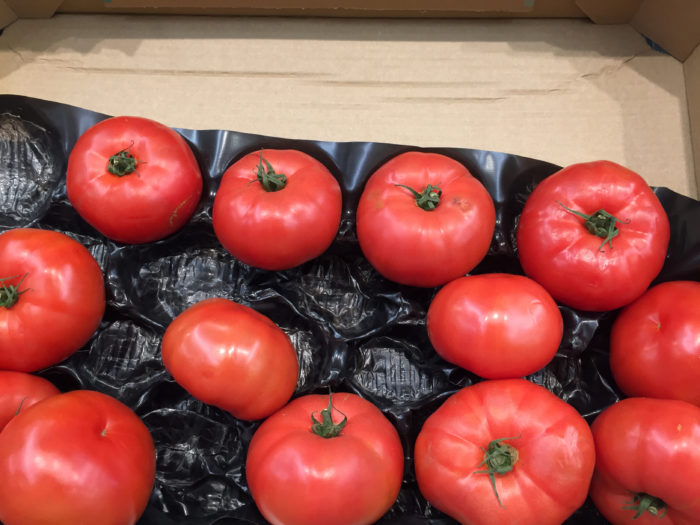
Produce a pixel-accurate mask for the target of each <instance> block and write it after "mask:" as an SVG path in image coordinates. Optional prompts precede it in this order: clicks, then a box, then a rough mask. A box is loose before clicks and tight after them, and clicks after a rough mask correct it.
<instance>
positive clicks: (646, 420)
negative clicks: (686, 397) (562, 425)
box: [591, 398, 700, 525]
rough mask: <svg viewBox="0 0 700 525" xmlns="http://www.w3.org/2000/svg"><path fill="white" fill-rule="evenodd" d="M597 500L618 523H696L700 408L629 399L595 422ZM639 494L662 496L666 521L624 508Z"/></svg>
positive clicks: (594, 490) (699, 482)
mask: <svg viewBox="0 0 700 525" xmlns="http://www.w3.org/2000/svg"><path fill="white" fill-rule="evenodd" d="M592 429H593V436H594V438H595V445H596V470H595V474H594V475H593V481H592V483H591V498H592V499H593V502H594V503H595V505H596V507H598V510H600V512H601V513H602V514H603V516H605V517H606V518H607V519H608V520H609V521H610V522H612V523H613V524H614V525H617V524H623V523H630V524H632V523H635V524H641V525H656V524H659V523H667V524H669V525H694V524H697V523H698V515H700V497H698V494H699V493H698V490H699V487H700V408H699V407H697V406H695V405H691V404H690V403H686V402H685V401H677V400H669V399H653V398H627V399H624V400H622V401H619V402H618V403H615V404H614V405H612V406H610V407H608V408H607V409H606V410H604V411H603V412H602V413H601V414H600V415H599V416H598V417H597V418H596V420H595V421H594V422H593V425H592ZM635 493H646V494H649V495H651V496H654V497H656V498H661V499H662V500H663V501H664V502H665V503H666V505H667V507H666V514H665V516H664V517H663V519H659V518H658V517H656V516H653V515H652V514H650V513H649V512H648V511H647V512H644V513H643V514H642V515H641V516H639V517H638V518H636V519H633V517H634V515H635V511H634V510H631V509H623V507H626V506H628V505H629V503H630V501H632V499H633V495H634V494H635Z"/></svg>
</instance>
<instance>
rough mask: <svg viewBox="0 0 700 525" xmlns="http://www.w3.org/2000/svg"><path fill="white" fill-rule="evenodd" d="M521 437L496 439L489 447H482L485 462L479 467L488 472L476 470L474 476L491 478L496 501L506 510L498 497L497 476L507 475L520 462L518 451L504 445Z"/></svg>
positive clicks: (511, 446)
mask: <svg viewBox="0 0 700 525" xmlns="http://www.w3.org/2000/svg"><path fill="white" fill-rule="evenodd" d="M519 437H520V436H515V437H506V438H500V439H494V440H493V441H491V442H489V444H488V447H487V448H484V447H480V448H481V450H483V451H484V460H483V461H482V462H481V463H479V464H478V465H477V468H478V467H481V466H483V465H486V470H476V471H474V474H488V475H489V478H491V486H492V487H493V492H494V494H496V499H497V500H498V504H499V505H500V506H501V507H503V508H504V509H505V508H506V507H505V505H503V503H502V502H501V498H500V497H499V496H498V490H497V489H496V474H500V475H501V476H503V475H505V474H507V473H508V472H510V471H511V470H513V467H514V466H515V464H516V463H517V462H518V449H517V448H515V447H514V446H513V445H509V444H508V443H503V442H504V441H509V440H511V439H518V438H519Z"/></svg>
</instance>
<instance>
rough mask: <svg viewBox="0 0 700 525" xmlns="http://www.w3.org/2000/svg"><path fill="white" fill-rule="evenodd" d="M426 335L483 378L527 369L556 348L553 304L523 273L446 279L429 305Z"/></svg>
mask: <svg viewBox="0 0 700 525" xmlns="http://www.w3.org/2000/svg"><path fill="white" fill-rule="evenodd" d="M426 324H427V329H428V337H429V338H430V342H431V343H432V345H433V347H434V348H435V351H436V352H437V353H438V354H440V356H442V358H443V359H445V360H446V361H449V362H450V363H454V364H456V365H458V366H461V367H462V368H465V369H466V370H469V371H470V372H473V373H475V374H477V375H479V376H481V377H485V378H488V379H505V378H512V377H522V376H525V375H528V374H532V373H534V372H536V371H537V370H539V369H540V368H542V367H544V366H545V365H546V364H547V363H549V362H550V361H551V360H552V358H553V357H554V355H555V354H556V353H557V349H558V348H559V344H560V343H561V338H562V334H563V332H564V321H563V319H562V316H561V313H559V309H558V307H557V303H555V302H554V299H552V297H551V296H550V295H549V294H548V293H547V291H546V290H545V289H544V288H542V287H541V286H540V285H539V284H537V283H536V282H535V281H533V280H531V279H528V278H527V277H523V276H522V275H510V274H503V273H492V274H483V275H471V276H467V277H460V278H459V279H455V280H454V281H452V282H450V283H448V284H446V285H445V286H444V287H443V288H442V289H441V290H440V291H439V292H438V293H437V294H436V295H435V297H434V298H433V300H432V302H431V303H430V307H429V308H428V318H427V323H426Z"/></svg>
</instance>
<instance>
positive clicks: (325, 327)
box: [0, 95, 700, 525]
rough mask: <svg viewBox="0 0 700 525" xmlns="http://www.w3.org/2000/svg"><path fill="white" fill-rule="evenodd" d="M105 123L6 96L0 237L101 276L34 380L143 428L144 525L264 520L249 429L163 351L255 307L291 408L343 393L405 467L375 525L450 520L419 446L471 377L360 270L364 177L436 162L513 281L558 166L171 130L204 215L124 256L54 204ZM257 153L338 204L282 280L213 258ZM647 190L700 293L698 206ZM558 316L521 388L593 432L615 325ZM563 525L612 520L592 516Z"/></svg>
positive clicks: (418, 312) (613, 393)
mask: <svg viewBox="0 0 700 525" xmlns="http://www.w3.org/2000/svg"><path fill="white" fill-rule="evenodd" d="M106 117H107V116H106V115H102V114H98V113H94V112H91V111H88V110H85V109H81V108H77V107H72V106H68V105H64V104H60V103H56V102H50V101H44V100H38V99H32V98H27V97H21V96H15V95H0V231H4V230H7V229H10V228H14V227H18V226H32V227H39V228H47V229H52V230H58V231H62V232H64V233H67V234H68V235H70V236H71V237H73V238H75V239H77V240H79V241H81V242H82V243H83V244H84V245H86V246H87V247H88V249H89V250H90V251H91V253H92V254H93V255H94V256H95V258H96V259H97V261H98V262H99V264H100V266H101V267H102V269H103V271H104V273H105V283H106V287H107V301H108V304H107V311H106V313H105V317H104V320H103V322H102V323H101V325H100V328H99V330H98V332H97V333H96V334H95V336H94V337H93V338H92V339H91V340H90V341H89V343H88V344H87V345H86V346H85V347H84V348H83V349H81V350H80V351H78V352H77V353H76V354H74V355H73V356H72V357H71V358H69V359H68V360H66V361H64V362H63V363H60V364H59V365H57V366H54V367H51V368H49V369H46V370H43V371H41V372H40V373H39V375H41V376H43V377H46V378H48V379H50V380H51V381H53V382H54V383H55V384H56V385H57V386H58V387H59V388H61V389H62V390H71V389H76V388H87V389H93V390H99V391H101V392H104V393H107V394H109V395H112V396H114V397H116V398H117V399H119V400H121V401H122V402H124V403H125V404H127V405H128V406H130V407H131V408H132V409H133V410H134V411H135V412H136V413H137V414H138V415H139V416H140V417H141V418H142V419H143V421H144V422H145V423H146V425H147V426H148V428H149V429H150V431H151V433H152V435H153V438H154V440H155V444H156V450H157V474H156V483H155V488H154V491H153V494H152V496H151V500H150V503H149V506H148V508H147V510H146V512H145V513H144V515H143V517H142V518H141V520H140V521H139V523H140V524H141V525H146V524H176V523H188V524H191V525H200V524H202V525H205V524H206V525H211V524H217V525H223V524H233V523H264V520H263V518H262V516H261V515H260V513H259V512H258V511H257V509H256V507H255V504H254V502H253V501H252V499H251V497H250V494H249V492H248V489H247V486H246V481H245V468H244V467H245V457H246V450H247V446H248V443H249V441H250V438H251V436H252V434H253V432H254V431H255V429H256V428H257V426H258V425H259V423H250V422H242V421H238V420H236V419H235V418H234V417H232V416H230V415H229V414H227V413H226V412H224V411H222V410H219V409H217V408H214V407H211V406H207V405H204V404H202V403H200V402H199V401H197V400H195V399H193V398H192V397H191V396H190V395H188V394H187V393H186V392H185V391H184V390H183V389H182V388H181V387H179V386H178V385H177V384H176V383H175V382H174V381H173V379H172V378H171V377H170V376H169V375H168V374H167V373H166V372H165V370H164V368H163V365H162V362H161V360H160V338H161V337H162V335H163V332H164V330H165V328H166V327H167V325H168V324H169V323H170V321H172V319H173V318H174V317H175V316H176V315H178V314H179V313H181V312H182V311H183V310H184V309H185V308H187V307H188V306H190V305H192V304H194V303H196V302H198V301H200V300H202V299H205V298H207V297H212V296H222V297H227V298H230V299H233V300H235V301H238V302H241V303H243V304H246V305H248V306H251V307H253V308H255V309H256V310H258V311H260V312H262V313H264V314H265V315H267V316H269V317H270V318H271V319H272V320H273V321H275V322H276V323H277V324H278V325H280V326H281V328H282V329H283V330H285V332H287V334H289V336H290V337H291V339H292V341H293V343H294V345H295V347H296V348H297V351H298V355H299V362H300V376H299V382H298V385H297V390H296V392H295V396H300V395H304V394H309V393H326V392H327V391H328V386H331V387H332V389H333V390H334V391H351V392H355V393H357V394H359V395H361V396H363V397H365V398H366V399H368V400H370V401H371V402H373V403H375V404H376V405H377V406H378V407H379V408H380V409H381V410H382V411H383V412H384V414H386V416H387V417H388V418H389V419H390V420H391V421H392V422H393V423H394V425H395V426H396V428H397V429H398V431H399V434H400V436H401V440H402V443H403V447H404V451H405V455H406V468H405V475H404V482H403V487H402V489H401V492H400V494H399V497H398V500H397V501H396V503H395V505H394V506H393V507H392V508H391V510H390V511H389V512H388V513H387V514H386V516H385V517H384V518H383V519H382V520H381V521H380V523H384V524H388V523H392V524H394V523H396V524H398V523H403V524H410V523H415V524H452V523H455V522H454V521H453V520H451V519H450V518H448V517H446V516H445V515H444V514H442V513H440V512H438V511H436V510H435V509H433V508H431V507H430V505H428V504H427V502H426V501H425V499H424V498H423V497H422V496H421V494H420V492H419V491H418V488H417V484H416V481H415V474H414V470H413V461H412V457H413V443H414V441H415V438H416V436H417V434H418V432H419V430H420V428H421V425H422V424H423V422H424V421H425V419H426V418H427V417H428V416H429V415H430V414H431V413H432V412H433V411H434V410H435V409H436V408H437V407H438V406H439V405H440V404H441V403H442V402H443V401H444V400H445V399H446V397H448V396H449V395H450V394H452V393H454V392H455V391H456V390H458V389H460V388H462V387H464V386H466V385H469V384H470V383H473V382H476V381H479V380H480V379H479V378H478V377H476V376H474V375H472V374H470V373H468V372H466V371H464V370H462V369H460V368H458V367H456V366H453V365H450V364H448V363H446V362H445V361H443V360H442V359H440V358H439V357H438V356H437V355H436V353H435V352H434V350H433V349H432V347H431V345H430V342H429V340H428V337H427V333H426V329H425V316H426V312H427V308H428V305H429V304H430V300H431V299H432V297H433V295H434V294H435V292H436V289H419V288H412V287H407V286H401V285H397V284H395V283H392V282H389V281H387V280H385V279H383V278H382V277H381V276H379V275H378V274H377V273H376V272H375V271H374V269H373V268H372V267H371V266H370V265H369V263H368V262H367V261H366V260H365V259H364V258H363V256H362V253H361V252H360V249H359V246H358V244H357V238H356V235H355V225H354V219H355V213H354V210H355V208H356V206H357V202H358V199H359V196H360V193H361V192H362V188H363V185H364V182H365V180H366V179H367V177H368V176H369V175H370V174H371V173H372V172H373V171H374V170H375V169H376V168H378V167H379V166H380V165H381V164H383V163H384V162H386V161H387V160H388V159H390V158H391V157H393V156H395V155H397V154H399V153H402V152H404V151H409V150H422V151H432V152H437V153H442V154H444V155H448V156H450V157H452V158H455V159H456V160H458V161H460V162H462V163H463V164H464V165H465V166H466V167H467V168H468V169H469V170H470V171H471V172H472V174H473V175H474V176H476V177H477V178H478V179H479V180H481V181H482V182H483V184H484V185H485V186H486V188H487V189H488V191H489V192H490V193H491V196H492V197H493V199H494V202H495V204H496V212H497V222H496V231H495V234H494V238H493V241H492V244H491V248H490V250H489V254H488V256H487V257H486V258H485V259H484V261H483V262H482V263H481V264H479V266H478V267H477V268H475V270H474V271H473V272H472V273H474V274H476V273H487V272H496V271H497V272H509V273H520V274H521V273H522V270H521V268H520V265H519V263H518V260H517V252H516V245H515V227H516V224H517V218H518V216H519V214H520V212H521V210H522V207H523V205H524V203H525V200H526V198H527V195H528V194H529V192H530V191H532V189H533V188H534V186H535V185H536V184H537V183H538V182H539V181H540V180H542V179H543V178H544V177H546V176H548V175H550V174H552V173H554V172H555V171H557V170H558V169H559V167H558V166H556V165H553V164H550V163H547V162H543V161H539V160H534V159H529V158H523V157H519V156H516V155H509V154H506V153H498V152H492V151H481V150H473V149H466V148H430V149H423V148H416V147H412V146H402V145H393V144H380V143H370V142H352V143H335V142H319V141H310V140H293V139H284V138H275V137H267V136H260V135H251V134H246V133H238V132H233V131H222V130H189V129H178V130H177V131H179V132H180V133H181V134H182V135H183V136H184V137H185V138H186V139H187V141H188V142H189V143H190V146H191V147H192V149H193V151H194V153H195V156H196V157H197V160H198V161H199V164H200V167H201V170H202V174H203V177H204V192H203V196H202V200H201V202H200V204H199V207H198V209H197V211H196V212H195V214H194V216H193V217H192V219H191V220H190V221H189V223H188V224H187V225H186V226H185V227H184V228H183V229H182V230H181V231H179V232H178V233H176V234H174V235H172V236H171V237H168V238H166V239H164V240H162V241H158V242H155V243H151V244H146V245H139V246H130V245H123V244H119V243H115V242H112V241H110V240H108V239H106V238H104V237H103V236H101V235H100V234H99V233H97V232H96V231H95V230H93V229H92V228H91V227H90V226H88V225H87V224H86V223H85V222H84V221H83V220H82V219H81V218H80V217H79V216H78V215H77V213H76V212H75V210H74V209H73V208H72V207H71V205H70V203H69V202H68V199H67V198H66V192H65V167H66V162H67V158H68V155H69V153H70V151H71V149H72V147H73V144H74V143H75V141H76V140H77V138H78V137H79V136H80V135H81V134H82V133H83V132H84V131H85V130H86V129H88V127H90V126H92V125H93V124H95V123H96V122H98V121H100V120H102V119H104V118H106ZM261 147H263V148H266V149H268V148H296V149H299V150H301V151H304V152H306V153H308V154H310V155H312V156H314V157H315V158H317V159H318V160H320V161H321V162H322V163H324V164H325V165H326V166H327V167H328V168H329V169H330V171H331V172H332V173H333V174H334V175H335V176H336V177H337V178H338V181H339V182H340V185H341V187H342V190H343V199H344V204H343V215H342V222H341V226H340V230H339V232H338V235H337V237H336V239H335V241H334V243H333V245H332V246H331V247H330V248H329V249H328V250H327V252H326V253H324V254H323V255H322V256H320V257H319V258H317V259H315V260H313V261H310V262H308V263H306V264H304V265H302V266H300V267H298V268H294V269H292V270H288V271H282V272H266V271H262V270H257V269H254V268H250V267H248V266H246V265H244V264H242V263H240V262H239V261H237V260H235V259H234V258H233V257H231V256H230V255H229V254H228V253H227V252H226V251H225V250H224V249H223V248H222V247H221V245H220V244H219V243H218V241H217V239H216V237H215V236H214V233H213V229H212V224H211V206H212V202H213V198H214V195H215V193H216V189H217V187H218V184H219V181H220V178H221V176H222V174H223V172H224V171H225V169H226V168H227V167H228V166H229V165H230V164H232V163H233V162H234V161H236V160H237V159H239V158H240V157H242V156H243V155H245V154H247V153H249V152H251V151H254V150H257V149H259V148H261ZM591 160H596V159H591ZM642 175H643V176H644V174H643V173H642ZM655 192H656V194H657V196H658V197H659V199H660V200H661V202H662V204H663V206H664V208H665V209H666V211H667V213H668V215H669V219H670V222H671V242H670V247H669V252H668V257H667V261H666V264H665V266H664V268H663V270H662V272H661V274H660V275H659V277H658V279H657V281H655V282H661V281H668V280H676V279H691V280H700V228H698V227H697V226H698V225H699V224H700V202H698V201H696V200H694V199H691V198H688V197H684V196H682V195H679V194H677V193H674V192H673V191H671V190H669V189H666V188H656V189H655ZM560 309H561V311H562V314H563V316H564V322H565V328H564V337H563V340H562V343H561V347H560V348H559V352H558V354H557V356H556V357H555V359H554V360H553V361H552V362H551V363H550V364H549V365H548V366H547V367H546V368H545V369H543V370H541V371H539V372H537V373H536V374H533V375H532V376H529V377H528V379H530V380H531V381H533V382H535V383H538V384H541V385H544V386H545V387H547V388H548V389H549V390H551V391H552V392H554V393H555V394H556V395H558V396H559V397H561V398H562V399H564V400H565V401H567V402H568V403H570V404H571V405H573V406H574V407H575V408H576V409H577V410H578V411H579V412H580V413H581V414H582V415H583V416H584V417H585V418H586V419H587V420H588V421H589V422H590V421H592V420H593V419H594V418H595V416H596V414H598V413H599V412H600V411H601V410H602V409H604V408H605V407H607V406H609V405H610V404H612V403H614V402H615V401H616V400H618V399H619V398H620V397H621V394H620V392H619V391H618V389H617V388H616V386H615V384H614V382H613V379H612V376H611V374H610V370H609V367H608V336H609V330H610V325H611V323H612V321H613V319H614V317H615V314H616V312H608V313H590V312H589V313H583V312H578V311H576V310H573V309H571V308H568V307H564V306H562V307H560ZM566 523H568V524H586V525H589V524H592V523H606V521H605V519H604V518H602V516H601V515H600V514H599V513H598V512H597V510H596V509H595V507H594V506H593V505H592V504H591V502H590V501H588V502H586V504H585V505H584V506H583V507H582V508H581V509H579V511H577V512H576V513H575V514H574V515H573V516H572V517H571V518H570V519H569V520H568V521H567V522H566Z"/></svg>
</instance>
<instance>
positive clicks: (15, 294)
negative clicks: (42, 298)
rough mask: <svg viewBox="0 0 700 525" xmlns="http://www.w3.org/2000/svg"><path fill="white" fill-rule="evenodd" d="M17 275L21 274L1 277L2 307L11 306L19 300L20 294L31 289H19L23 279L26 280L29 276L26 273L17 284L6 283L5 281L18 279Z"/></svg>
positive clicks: (0, 306) (0, 299) (0, 295)
mask: <svg viewBox="0 0 700 525" xmlns="http://www.w3.org/2000/svg"><path fill="white" fill-rule="evenodd" d="M17 277H19V275H13V276H12V277H3V278H0V308H10V307H11V306H12V305H13V304H15V303H16V302H17V300H18V299H19V296H20V295H22V294H23V293H24V292H26V291H27V290H28V289H29V288H25V289H24V290H20V289H19V287H20V286H21V284H22V281H24V278H25V277H27V274H26V273H25V274H24V275H23V276H22V278H21V279H20V280H19V282H18V283H17V284H14V285H13V284H5V281H9V280H11V279H16V278H17Z"/></svg>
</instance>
